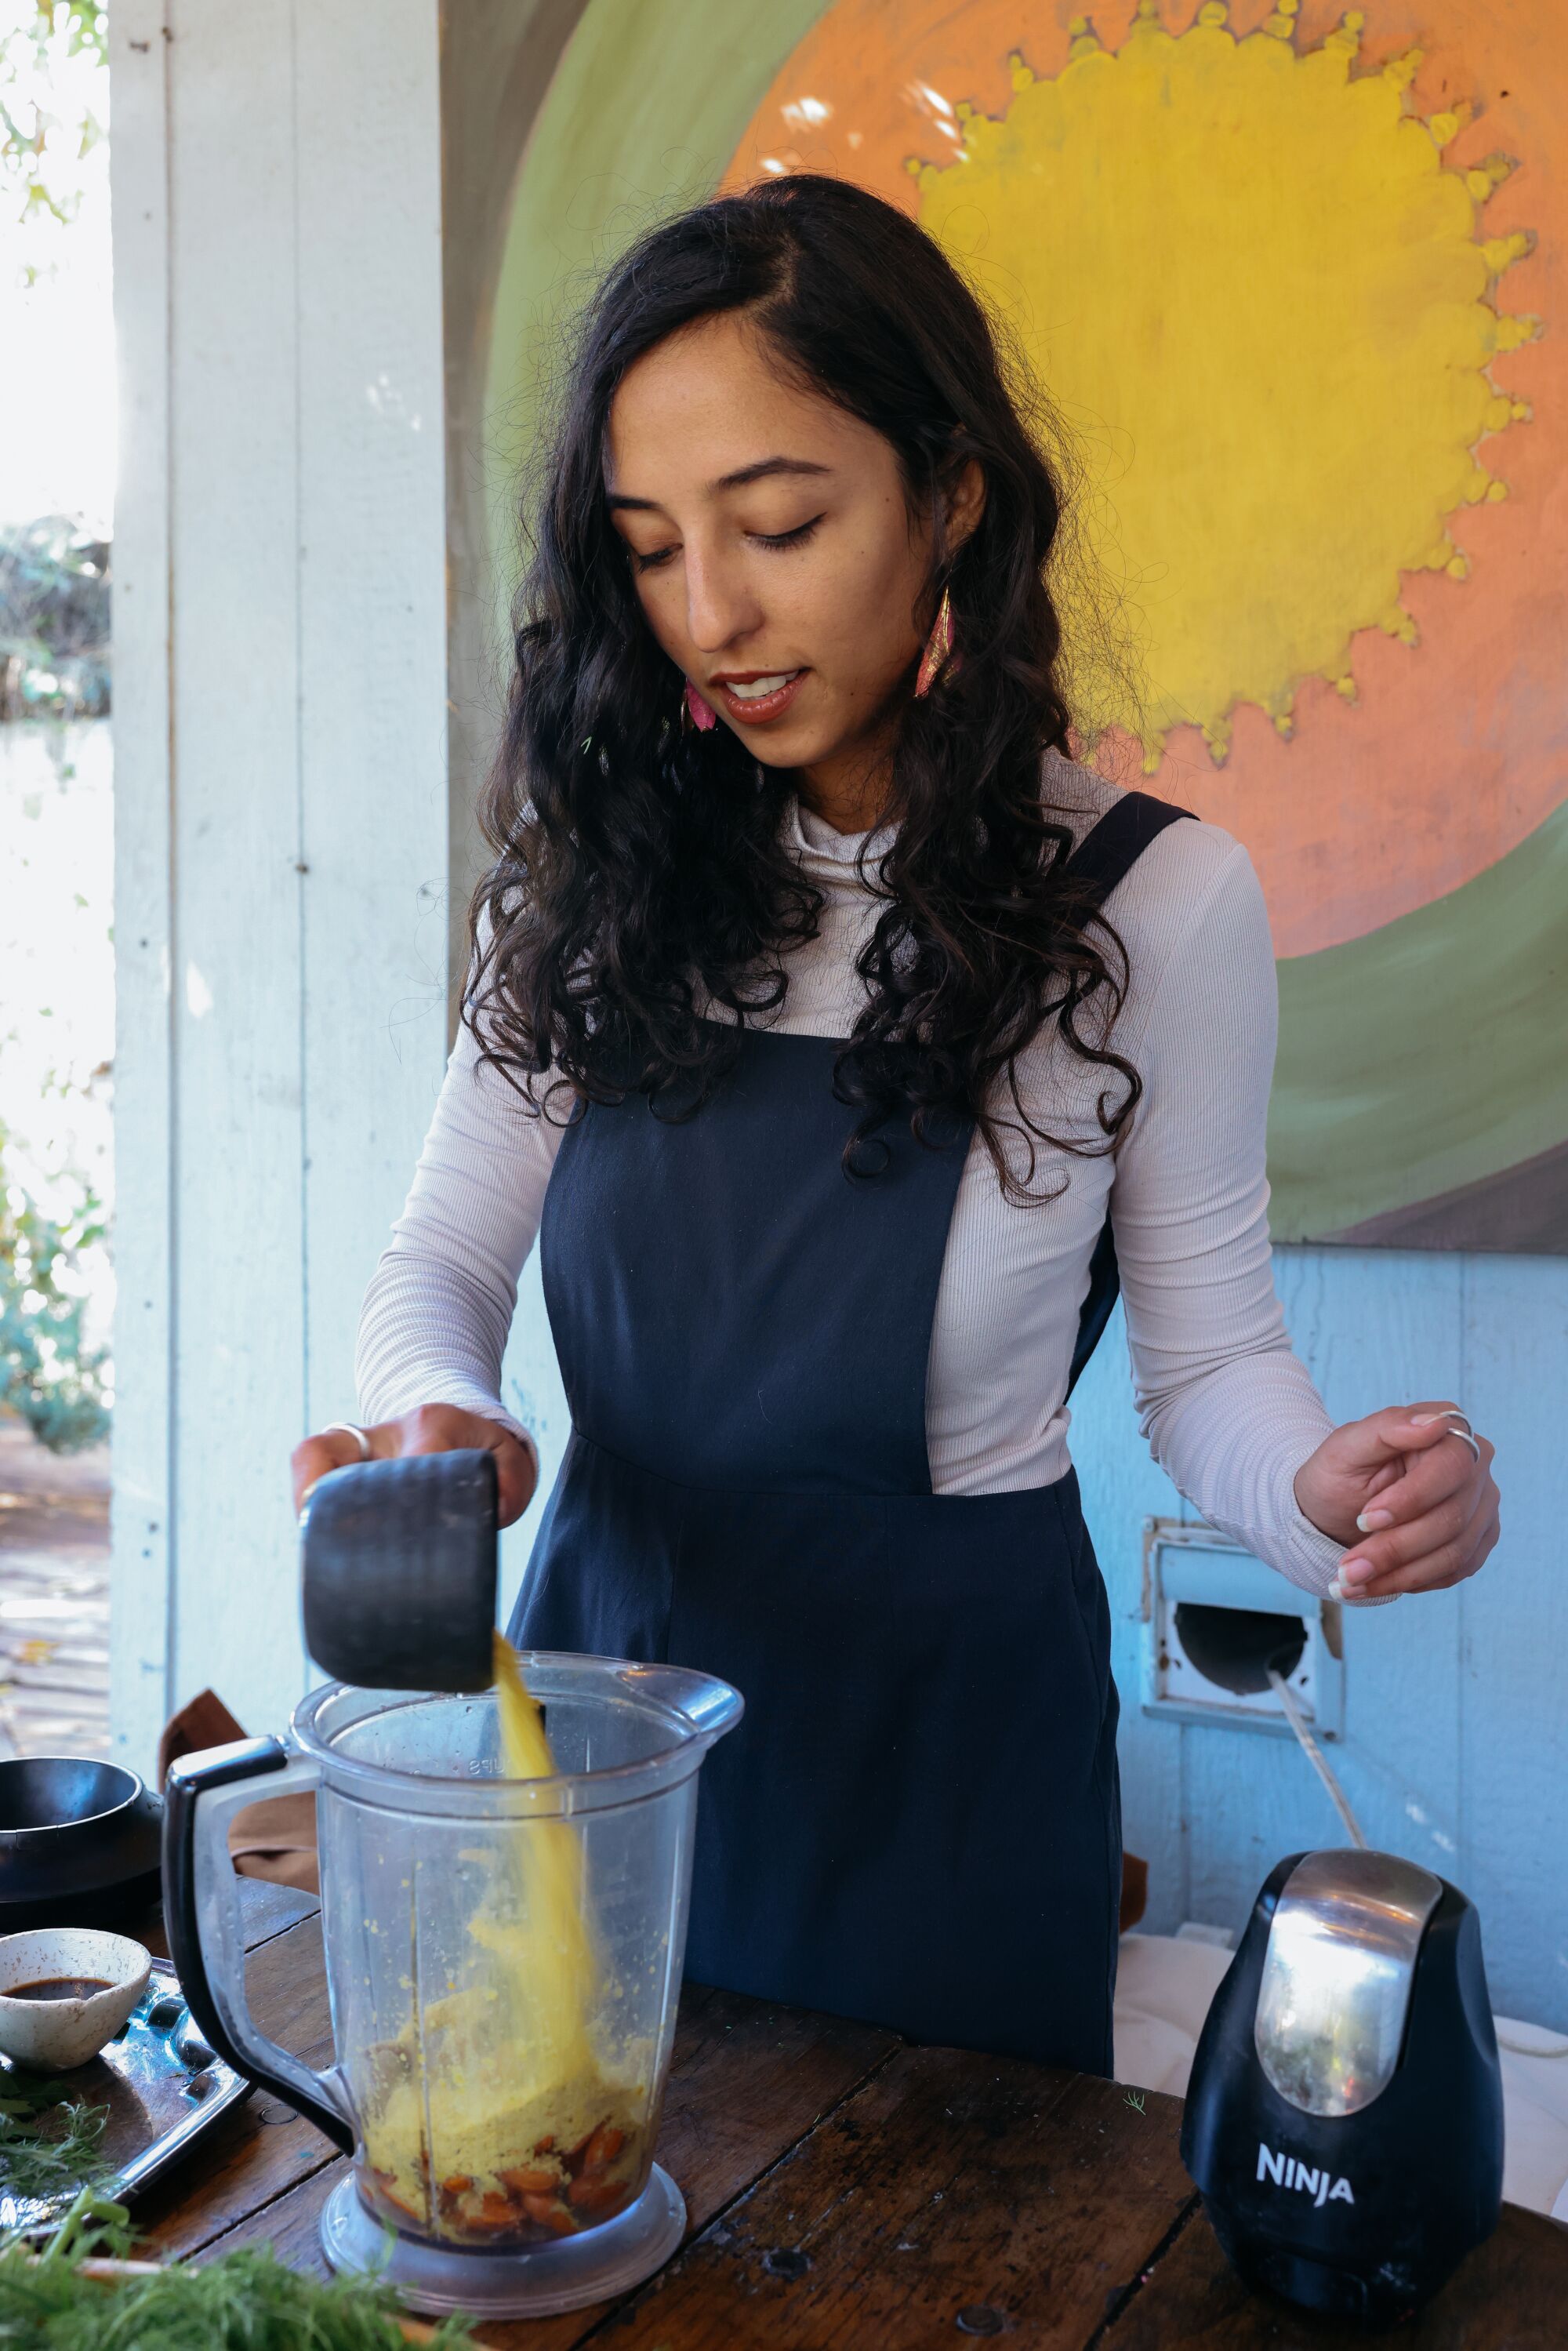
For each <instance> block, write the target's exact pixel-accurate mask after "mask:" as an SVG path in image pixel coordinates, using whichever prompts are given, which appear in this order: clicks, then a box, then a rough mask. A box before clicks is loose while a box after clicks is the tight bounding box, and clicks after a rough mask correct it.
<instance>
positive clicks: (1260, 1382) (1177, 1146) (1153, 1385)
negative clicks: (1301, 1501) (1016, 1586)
mask: <svg viewBox="0 0 1568 2351" xmlns="http://www.w3.org/2000/svg"><path fill="white" fill-rule="evenodd" d="M1278 1021H1279V1000H1278V991H1277V985H1276V979H1275V970H1274V956H1273V949H1272V946H1271V943H1270V934H1269V917H1268V911H1267V908H1266V906H1265V904H1264V900H1263V893H1262V890H1261V888H1260V884H1259V881H1258V877H1257V874H1256V873H1255V872H1254V870H1253V867H1252V863H1251V861H1250V859H1249V857H1248V855H1247V853H1246V851H1245V850H1244V849H1242V848H1240V847H1239V846H1236V847H1234V848H1233V849H1232V851H1231V852H1230V854H1229V855H1228V857H1226V858H1225V859H1224V860H1223V861H1222V862H1220V863H1219V864H1218V867H1217V868H1216V869H1215V871H1214V872H1213V874H1212V877H1211V880H1210V884H1209V887H1208V889H1207V893H1205V895H1204V897H1203V899H1202V900H1201V901H1200V902H1199V903H1198V904H1197V905H1196V906H1195V907H1194V908H1193V909H1192V916H1191V921H1190V923H1189V925H1188V926H1187V928H1186V933H1185V935H1184V937H1183V939H1182V940H1181V942H1180V943H1179V944H1178V946H1176V949H1175V951H1174V952H1173V954H1172V955H1171V956H1170V957H1169V959H1168V961H1167V963H1166V967H1165V970H1164V972H1163V974H1162V975H1161V977H1160V980H1159V983H1158V989H1157V993H1156V996H1155V1000H1154V1003H1153V1005H1152V1007H1151V1010H1150V1015H1149V1019H1148V1023H1147V1027H1146V1029H1145V1036H1144V1040H1143V1042H1142V1046H1141V1049H1140V1051H1139V1054H1138V1064H1139V1068H1140V1071H1141V1073H1142V1076H1143V1078H1144V1081H1145V1096H1144V1099H1143V1101H1142V1102H1141V1103H1140V1104H1139V1106H1138V1109H1137V1111H1136V1113H1134V1122H1133V1127H1132V1132H1131V1134H1130V1136H1129V1138H1128V1140H1127V1143H1126V1144H1125V1145H1124V1150H1123V1153H1122V1155H1121V1157H1120V1160H1119V1162H1118V1165H1117V1169H1116V1174H1115V1178H1114V1181H1113V1186H1112V1193H1111V1209H1112V1217H1113V1225H1114V1229H1115V1236H1116V1253H1117V1258H1118V1260H1119V1263H1120V1266H1121V1270H1122V1285H1123V1294H1124V1299H1125V1301H1126V1320H1127V1343H1128V1351H1129V1353H1130V1354H1131V1357H1132V1364H1133V1379H1134V1391H1135V1395H1136V1401H1137V1408H1138V1415H1139V1421H1140V1426H1142V1428H1143V1431H1144V1434H1145V1437H1147V1439H1148V1441H1149V1445H1150V1447H1151V1449H1152V1451H1153V1453H1154V1456H1155V1460H1156V1461H1158V1462H1159V1463H1160V1465H1161V1467H1162V1468H1164V1469H1165V1470H1166V1472H1167V1474H1168V1475H1169V1476H1170V1478H1171V1479H1173V1480H1174V1482H1175V1484H1176V1486H1177V1488H1178V1489H1180V1491H1181V1492H1182V1493H1183V1494H1184V1495H1185V1496H1186V1499H1188V1500H1189V1501H1190V1502H1192V1503H1194V1504H1196V1506H1197V1509H1198V1510H1201V1511H1202V1512H1203V1514H1204V1516H1205V1518H1207V1520H1208V1521H1209V1523H1210V1524H1211V1525H1213V1526H1216V1527H1218V1528H1220V1529H1222V1530H1223V1531H1224V1532H1226V1533H1227V1534H1229V1535H1232V1536H1234V1537H1235V1539H1236V1540H1237V1541H1239V1542H1241V1543H1243V1544H1245V1545H1246V1547H1247V1549H1248V1550H1249V1551H1251V1552H1255V1553H1256V1554H1257V1556H1258V1557H1260V1558H1261V1559H1265V1560H1267V1561H1268V1562H1270V1565H1272V1566H1274V1567H1277V1568H1279V1569H1280V1570H1281V1573H1283V1574H1284V1575H1286V1576H1288V1577H1289V1578H1290V1580H1291V1583H1296V1584H1299V1585H1300V1586H1301V1587H1302V1588H1303V1589H1304V1590H1306V1591H1309V1592H1313V1593H1322V1592H1323V1591H1324V1590H1325V1589H1326V1587H1327V1586H1328V1584H1329V1583H1330V1581H1331V1580H1332V1578H1333V1573H1334V1570H1335V1568H1336V1567H1337V1565H1338V1562H1339V1560H1340V1558H1341V1556H1342V1555H1343V1550H1344V1546H1343V1544H1342V1543H1338V1542H1335V1541H1333V1538H1332V1537H1330V1536H1328V1535H1326V1534H1324V1533H1322V1531H1321V1530H1320V1529H1318V1528H1317V1527H1315V1526H1313V1525H1312V1521H1311V1520H1309V1519H1307V1518H1306V1517H1305V1516H1304V1515H1303V1514H1302V1512H1301V1509H1300V1507H1299V1505H1298V1504H1297V1502H1296V1499H1295V1493H1294V1479H1295V1473H1296V1471H1297V1470H1298V1469H1299V1468H1300V1467H1301V1463H1302V1462H1303V1461H1304V1460H1305V1459H1306V1458H1307V1457H1308V1455H1309V1454H1311V1453H1312V1452H1314V1451H1315V1450H1316V1449H1317V1447H1318V1446H1319V1445H1320V1444H1321V1443H1322V1439H1323V1438H1324V1437H1326V1436H1327V1435H1328V1434H1329V1431H1330V1429H1331V1427H1332V1426H1333V1423H1332V1422H1331V1421H1330V1418H1329V1416H1328V1414H1327V1412H1326V1411H1325V1409H1324V1407H1323V1404H1322V1398H1321V1397H1320V1396H1319V1395H1318V1393H1317V1390H1316V1388H1315V1387H1314V1386H1313V1384H1312V1378H1311V1375H1310V1374H1309V1373H1308V1372H1307V1369H1306V1367H1305V1365H1304V1364H1301V1362H1300V1361H1299V1360H1298V1358H1297V1357H1296V1356H1295V1354H1293V1353H1292V1352H1291V1342H1290V1337H1289V1334H1288V1333H1287V1332H1286V1329H1285V1323H1284V1317H1283V1315H1282V1313H1281V1308H1280V1301H1279V1299H1278V1296H1277V1295H1276V1292H1275V1289H1274V1279H1273V1270H1272V1264H1271V1260H1270V1242H1269V1219H1268V1207H1269V1184H1268V1178H1267V1176H1266V1175H1265V1173H1264V1148H1265V1127H1266V1123H1267V1117H1268V1108H1269V1089H1270V1081H1271V1079H1272V1075H1273V1066H1274V1052H1275V1045H1276V1040H1277V1033H1278Z"/></svg>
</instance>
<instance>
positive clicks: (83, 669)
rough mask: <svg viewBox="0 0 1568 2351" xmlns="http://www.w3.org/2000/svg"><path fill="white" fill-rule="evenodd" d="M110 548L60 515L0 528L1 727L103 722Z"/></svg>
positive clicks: (106, 698) (106, 699) (107, 701)
mask: <svg viewBox="0 0 1568 2351" xmlns="http://www.w3.org/2000/svg"><path fill="white" fill-rule="evenodd" d="M109 624H110V581H109V545H108V542H107V541H106V540H104V539H100V538H93V537H92V536H91V535H90V533H89V532H86V531H84V530H83V529H82V528H80V526H79V525H78V524H76V523H73V522H71V521H70V520H69V519H68V517H66V516H64V515H46V516H45V517H43V519H42V520H41V521H38V522H26V523H12V524H7V525H0V723H4V722H5V721H6V720H15V719H21V718H102V717H105V716H107V715H108V712H109V704H110V686H109V676H110V668H109V660H110V635H109Z"/></svg>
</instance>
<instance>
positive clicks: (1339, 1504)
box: [1296, 1404, 1499, 1600]
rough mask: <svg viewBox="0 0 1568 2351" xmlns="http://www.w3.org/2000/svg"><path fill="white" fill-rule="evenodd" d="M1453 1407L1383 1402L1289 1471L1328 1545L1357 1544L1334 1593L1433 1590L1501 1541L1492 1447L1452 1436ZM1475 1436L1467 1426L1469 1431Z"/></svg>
mask: <svg viewBox="0 0 1568 2351" xmlns="http://www.w3.org/2000/svg"><path fill="white" fill-rule="evenodd" d="M1469 1426H1470V1424H1469V1421H1468V1420H1467V1419H1466V1417H1465V1416H1464V1414H1463V1413H1462V1412H1461V1411H1460V1409H1459V1407H1458V1405H1454V1404H1413V1405H1405V1406H1396V1405H1389V1406H1388V1407H1387V1409H1386V1410H1385V1411H1383V1412H1375V1413H1371V1414H1369V1415H1368V1416H1367V1417H1366V1419H1365V1420H1347V1421H1346V1422H1345V1424H1344V1426H1343V1428H1336V1429H1335V1430H1334V1431H1333V1434H1332V1435H1331V1436H1328V1437H1324V1439H1323V1441H1322V1444H1321V1445H1320V1446H1319V1447H1318V1449H1317V1451H1316V1452H1315V1453H1314V1454H1313V1455H1312V1457H1311V1458H1310V1459H1309V1460H1306V1461H1303V1462H1302V1464H1301V1468H1299V1469H1298V1470H1297V1472H1296V1500H1297V1502H1298V1503H1299V1504H1300V1506H1301V1510H1302V1511H1303V1513H1304V1514H1305V1516H1306V1517H1307V1518H1309V1519H1311V1520H1312V1524H1313V1525H1314V1526H1315V1527H1320V1528H1321V1529H1322V1531H1323V1533H1324V1534H1326V1535H1330V1536H1332V1537H1333V1540H1334V1541H1335V1542H1343V1543H1349V1544H1354V1550H1352V1551H1350V1552H1347V1553H1346V1555H1345V1557H1344V1558H1343V1559H1342V1560H1341V1562H1340V1563H1339V1569H1338V1573H1337V1574H1336V1577H1335V1580H1334V1584H1333V1597H1334V1598H1336V1599H1355V1600H1367V1599H1371V1600H1381V1599H1383V1598H1384V1597H1385V1595H1386V1594H1390V1593H1396V1592H1439V1591H1441V1590H1442V1589H1443V1588H1444V1586H1445V1585H1447V1584H1450V1583H1461V1582H1462V1581H1463V1579H1464V1578H1465V1577H1466V1576H1467V1575H1473V1574H1474V1573H1475V1572H1476V1570H1477V1568H1478V1567H1479V1565H1480V1564H1481V1562H1482V1561H1483V1560H1484V1559H1485V1558H1486V1557H1487V1554H1488V1553H1489V1552H1490V1551H1491V1549H1492V1548H1493V1546H1494V1544H1495V1543H1496V1541H1497V1538H1498V1507H1499V1496H1498V1490H1497V1487H1496V1485H1495V1484H1494V1483H1493V1480H1492V1474H1491V1465H1492V1462H1493V1460H1494V1458H1496V1447H1494V1446H1492V1445H1490V1444H1489V1443H1488V1441H1487V1439H1486V1438H1485V1437H1473V1443H1474V1445H1475V1447H1477V1448H1478V1450H1477V1451H1475V1452H1472V1450H1471V1445H1470V1443H1468V1442H1467V1441H1466V1438H1465V1437H1461V1436H1460V1435H1458V1431H1459V1430H1460V1429H1464V1430H1466V1431H1469ZM1472 1436H1473V1433H1472Z"/></svg>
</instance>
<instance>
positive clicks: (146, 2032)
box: [0, 1962, 252, 2236]
mask: <svg viewBox="0 0 1568 2351" xmlns="http://www.w3.org/2000/svg"><path fill="white" fill-rule="evenodd" d="M19 2070H20V2069H19V2068H18V2067H16V2066H15V2065H13V2064H11V2061H10V2060H9V2058H5V2057H0V2094H3V2091H4V2084H5V2076H6V2075H9V2074H16V2073H17V2072H19ZM61 2079H62V2080H64V2081H66V2082H68V2083H69V2085H70V2091H71V2099H72V2103H73V2104H75V2103H76V2102H77V2101H78V2100H80V2101H81V2103H82V2104H84V2105H89V2106H107V2107H108V2108H109V2120H108V2121H107V2123H106V2124H105V2125H104V2131H103V2137H102V2138H101V2140H100V2141H99V2147H98V2161H99V2164H100V2165H101V2166H103V2167H104V2168H105V2170H106V2172H107V2175H108V2176H107V2177H105V2178H103V2179H99V2181H98V2183H97V2184H98V2186H99V2191H100V2193H101V2194H103V2195H105V2196H107V2197H110V2198H112V2199H114V2201H115V2202H117V2203H123V2202H124V2201H125V2199H127V2198H128V2197H131V2196H134V2195H135V2194H136V2192H137V2190H138V2189H141V2188H145V2187H146V2185H147V2183H148V2181H149V2180H151V2179H157V2177H158V2176H159V2174H160V2173H161V2172H162V2171H165V2170H167V2168H168V2167H169V2166H170V2164H172V2163H174V2162H177V2161H178V2159H179V2158H180V2157H181V2156H182V2155H183V2154H184V2153H185V2151H186V2149H187V2148H188V2147H190V2146H191V2144H192V2142H193V2140H194V2139H196V2138H199V2137H200V2136H201V2134H202V2133H203V2132H204V2130H206V2129H207V2128H208V2127H209V2126H210V2125H211V2124H213V2123H214V2122H216V2120H217V2118H218V2116H220V2115H223V2114H226V2113H227V2112H228V2110H229V2108H230V2107H231V2106H235V2105H238V2104H239V2102H240V2100H241V2099H242V2098H248V2097H249V2095H250V2093H251V2087H252V2085H251V2084H250V2083H249V2082H247V2081H246V2078H245V2076H244V2074H236V2073H235V2072H234V2070H233V2068H232V2067H231V2066H228V2065H225V2064H224V2063H223V2061H222V2059H221V2058H218V2057H214V2054H213V2053H212V2051H211V2050H210V2049H209V2048H208V2047H207V2044H206V2043H205V2042H204V2040H203V2039H202V2036H201V2033H200V2032H199V2031H198V2030H197V2028H196V2024H195V2022H194V2020H193V2017H192V2015H191V2011H190V2010H189V2009H188V2008H187V2007H186V2006H185V2001H184V1996H183V1993H182V1992H181V1990H180V1980H179V1978H178V1977H177V1976H176V1975H175V1974H174V1973H173V1971H172V1970H171V1969H169V1968H164V1967H160V1966H159V1965H158V1964H157V1963H156V1962H154V1964H153V1969H152V1975H151V1977H150V1978H149V1980H148V1984H147V1990H146V1991H145V1992H144V1993H143V1994H142V1996H141V2001H140V2003H139V2004H138V2006H137V2007H136V2008H134V2009H133V2010H132V2011H131V2016H130V2019H129V2021H128V2022H127V2023H126V2024H125V2026H124V2028H123V2030H122V2031H121V2032H120V2033H119V2034H118V2035H117V2036H116V2037H115V2039H114V2040H112V2041H111V2042H110V2043H109V2044H108V2046H107V2048H105V2049H103V2050H101V2051H100V2052H99V2054H98V2055H97V2056H96V2057H95V2058H93V2059H92V2061H91V2063H90V2064H86V2065H76V2066H73V2067H72V2068H71V2070H70V2072H69V2073H68V2074H63V2075H62V2076H61ZM75 2193H76V2190H75V2189H62V2190H61V2191H60V2192H59V2193H58V2194H57V2195H55V2196H52V2197H32V2196H12V2195H9V2194H7V2193H6V2191H5V2182H4V2179H0V2229H21V2230H25V2231H26V2233H27V2234H28V2235H29V2236H31V2235H34V2234H38V2235H47V2232H48V2231H49V2230H50V2229H52V2228H53V2227H55V2226H56V2225H57V2223H58V2222H59V2221H60V2220H63V2219H64V2217H65V2215H66V2213H67V2211H68V2210H69V2208H70V2204H71V2201H72V2199H73V2197H74V2195H75Z"/></svg>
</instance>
